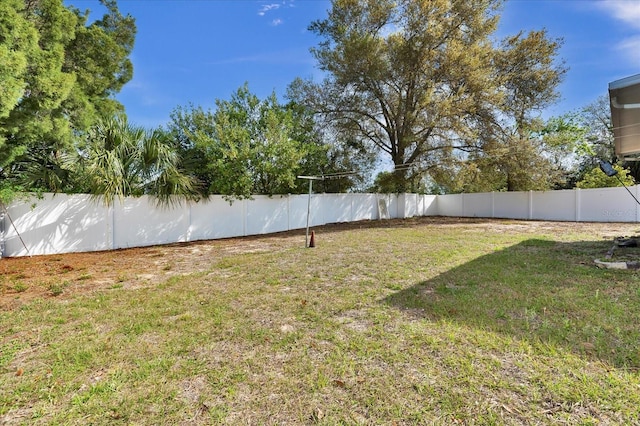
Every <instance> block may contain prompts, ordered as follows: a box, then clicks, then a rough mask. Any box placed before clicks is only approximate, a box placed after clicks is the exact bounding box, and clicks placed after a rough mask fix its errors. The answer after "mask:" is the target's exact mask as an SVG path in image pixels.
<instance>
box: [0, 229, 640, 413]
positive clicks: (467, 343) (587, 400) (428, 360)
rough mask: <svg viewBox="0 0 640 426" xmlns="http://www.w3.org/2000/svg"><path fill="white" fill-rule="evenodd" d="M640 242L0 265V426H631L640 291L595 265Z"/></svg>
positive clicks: (277, 247) (381, 237)
mask: <svg viewBox="0 0 640 426" xmlns="http://www.w3.org/2000/svg"><path fill="white" fill-rule="evenodd" d="M639 228H640V227H639V226H638V225H637V224H581V223H550V222H521V221H500V220H472V219H453V218H448V219H447V218H416V219H410V220H404V221H398V220H393V221H382V222H361V223H355V224H342V225H333V226H325V227H320V228H314V229H315V231H316V248H313V249H306V248H304V230H302V231H296V232H289V233H282V234H277V235H272V236H264V237H251V238H240V239H229V240H218V241H207V242H198V243H190V244H174V245H170V246H162V247H149V248H137V249H130V250H119V251H113V252H100V253H82V254H69V255H55V256H38V257H33V258H11V259H2V260H0V274H1V275H0V423H1V424H8V425H13V424H78V425H80V424H211V423H226V424H336V423H345V424H394V423H395V424H443V425H445V424H452V423H459V424H532V423H555V424H565V423H566V424H581V423H582V424H593V423H600V424H625V423H626V424H637V423H640V373H638V368H640V286H639V284H640V275H639V274H640V272H638V271H632V270H602V269H598V268H596V267H595V266H594V263H593V261H594V259H596V258H603V257H604V255H605V254H606V252H607V250H609V249H610V248H611V245H612V240H613V238H614V237H618V236H629V235H635V234H637V233H638V229H639ZM637 251H638V249H636V248H625V249H624V256H625V257H626V258H628V257H630V256H635V255H636V254H639V255H640V253H637Z"/></svg>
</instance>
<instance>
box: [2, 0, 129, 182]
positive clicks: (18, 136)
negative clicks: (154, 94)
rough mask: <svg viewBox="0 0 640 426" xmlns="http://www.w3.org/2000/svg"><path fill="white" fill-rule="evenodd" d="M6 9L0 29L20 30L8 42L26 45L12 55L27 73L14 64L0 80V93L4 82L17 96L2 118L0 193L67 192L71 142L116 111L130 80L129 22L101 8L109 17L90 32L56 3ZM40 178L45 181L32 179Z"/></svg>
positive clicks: (105, 0)
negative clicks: (12, 187)
mask: <svg viewBox="0 0 640 426" xmlns="http://www.w3.org/2000/svg"><path fill="white" fill-rule="evenodd" d="M8 1H9V3H7V2H3V6H2V7H3V8H7V10H6V11H7V12H8V13H7V14H6V15H3V17H6V21H4V20H1V21H2V22H5V25H9V26H10V27H11V28H14V29H19V28H23V29H24V31H15V33H12V35H15V37H13V38H14V39H16V40H19V41H20V43H22V45H25V46H24V48H23V49H22V51H20V49H18V50H16V52H17V53H16V55H17V56H18V58H19V57H20V56H19V55H18V54H20V53H21V54H22V55H23V56H24V58H26V61H27V63H28V66H27V67H26V68H25V69H23V70H22V69H21V68H20V66H19V65H20V64H19V63H17V65H18V67H17V70H18V72H17V73H16V74H15V75H14V76H13V81H12V80H11V79H9V78H7V77H6V75H4V74H3V73H1V72H0V87H4V86H5V84H7V82H8V83H9V84H8V85H7V87H14V88H15V87H19V88H20V90H19V92H14V93H19V96H18V98H17V99H16V98H15V94H14V95H13V100H9V102H8V107H7V108H3V109H4V113H3V114H0V144H2V143H4V145H5V146H4V147H3V150H2V154H0V167H1V168H2V172H1V175H0V180H2V182H0V186H3V185H6V183H7V182H13V183H23V184H28V185H33V184H38V185H42V186H40V187H39V188H33V187H27V188H26V189H45V190H51V191H57V190H61V189H64V188H65V186H66V185H67V182H65V181H64V178H65V172H64V170H62V169H61V166H62V162H61V158H63V157H64V156H65V155H66V154H69V153H72V152H73V151H75V149H76V147H75V146H74V136H76V135H78V134H79V133H82V132H85V131H87V129H88V128H89V127H90V126H91V125H93V124H94V123H96V122H97V120H98V119H99V117H100V115H101V114H106V115H112V114H113V113H114V112H115V111H119V110H122V106H121V105H120V104H119V103H118V102H117V101H115V100H114V99H113V95H114V94H115V93H117V91H119V90H120V89H121V87H122V85H123V84H124V83H126V82H127V81H128V80H130V79H131V76H132V67H131V62H130V60H129V59H128V56H129V54H130V52H131V50H132V48H133V39H134V37H135V24H134V20H133V18H131V17H130V16H127V17H124V16H122V15H121V14H120V13H119V12H118V9H117V6H116V2H115V0H101V2H102V4H103V5H105V6H106V8H107V13H106V14H105V16H104V17H103V18H102V19H101V20H97V21H95V22H93V23H91V24H90V25H87V19H88V12H83V13H81V12H80V11H79V10H77V9H75V8H73V7H65V6H64V4H63V2H62V0H28V1H27V0H22V1H15V0H8ZM0 25H2V24H0ZM22 32H25V34H22ZM21 34H22V35H21ZM9 42H11V40H9ZM20 43H18V44H19V45H18V47H20V46H21V44H20ZM14 44H15V41H14ZM16 55H14V56H16ZM18 62H19V60H18ZM38 167H40V168H41V170H40V171H38V170H37V168H38ZM51 171H55V174H56V176H51ZM38 174H39V175H43V176H44V175H45V174H49V175H50V177H51V179H36V180H34V179H31V177H33V176H34V175H38ZM66 174H67V175H68V173H66Z"/></svg>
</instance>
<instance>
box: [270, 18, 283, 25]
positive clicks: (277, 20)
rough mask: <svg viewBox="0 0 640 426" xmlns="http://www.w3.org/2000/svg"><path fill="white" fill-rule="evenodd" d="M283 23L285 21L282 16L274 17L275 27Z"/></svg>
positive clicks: (272, 23) (273, 23)
mask: <svg viewBox="0 0 640 426" xmlns="http://www.w3.org/2000/svg"><path fill="white" fill-rule="evenodd" d="M283 23H284V21H283V20H282V19H280V18H278V19H274V20H273V21H271V25H273V26H274V27H277V26H278V25H282V24H283Z"/></svg>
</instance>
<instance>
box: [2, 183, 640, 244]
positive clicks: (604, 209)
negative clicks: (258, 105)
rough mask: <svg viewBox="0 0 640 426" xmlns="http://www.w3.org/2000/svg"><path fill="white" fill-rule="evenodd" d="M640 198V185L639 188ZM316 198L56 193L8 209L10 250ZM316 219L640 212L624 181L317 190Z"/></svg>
mask: <svg viewBox="0 0 640 426" xmlns="http://www.w3.org/2000/svg"><path fill="white" fill-rule="evenodd" d="M630 190H631V192H632V193H633V194H634V195H635V196H636V198H638V197H640V194H639V191H640V187H638V186H634V187H631V188H630ZM308 203H309V198H308V195H289V196H282V197H280V196H276V197H266V196H255V197H254V199H253V200H243V201H235V202H234V203H232V204H230V203H229V202H227V201H225V200H224V199H223V198H222V197H212V198H211V199H210V200H208V201H206V202H199V203H184V204H181V205H177V206H172V207H157V206H156V204H155V201H154V200H153V199H151V198H149V197H140V198H127V199H125V200H124V201H123V202H122V203H118V202H116V203H115V205H114V206H110V207H106V206H104V205H102V204H100V203H99V202H97V201H94V200H92V199H91V198H90V197H89V196H87V195H64V194H56V195H53V194H46V195H45V196H44V198H42V199H39V198H31V199H28V200H21V201H17V202H15V203H13V204H12V205H11V206H9V207H8V208H7V214H3V213H0V255H1V256H2V257H12V256H25V255H28V254H31V255H41V254H57V253H68V252H82V251H98V250H113V249H119V248H127V247H140V246H150V245H158V244H168V243H174V242H188V241H197V240H210V239H218V238H228V237H240V236H247V235H260V234H268V233H275V232H281V231H288V230H292V229H304V228H305V227H306V224H307V205H308ZM308 211H309V226H311V227H314V226H319V225H324V224H328V223H338V222H354V221H361V220H378V219H386V218H408V217H414V216H454V217H479V218H505V219H522V220H552V221H573V222H638V221H640V209H639V206H638V205H637V203H636V201H635V200H634V199H633V197H631V195H629V193H627V191H626V190H625V189H624V188H604V189H584V190H566V191H547V192H493V193H482V194H456V195H438V196H435V195H417V194H399V195H387V194H384V195H381V194H313V195H312V196H311V202H310V208H309V210H308Z"/></svg>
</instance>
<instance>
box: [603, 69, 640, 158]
mask: <svg viewBox="0 0 640 426" xmlns="http://www.w3.org/2000/svg"><path fill="white" fill-rule="evenodd" d="M609 101H610V107H611V122H612V124H613V136H614V140H615V148H616V155H617V156H618V158H621V159H624V160H640V74H637V75H633V76H631V77H627V78H623V79H621V80H616V81H614V82H611V83H609Z"/></svg>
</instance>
